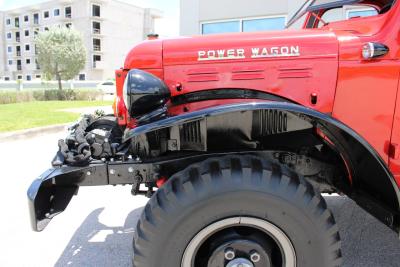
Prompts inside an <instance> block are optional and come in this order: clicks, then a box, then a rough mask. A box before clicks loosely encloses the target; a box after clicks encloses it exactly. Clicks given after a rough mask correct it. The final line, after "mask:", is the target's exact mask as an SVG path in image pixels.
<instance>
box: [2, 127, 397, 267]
mask: <svg viewBox="0 0 400 267" xmlns="http://www.w3.org/2000/svg"><path fill="white" fill-rule="evenodd" d="M64 135H65V133H63V132H60V133H53V134H46V135H42V136H36V137H34V138H29V136H28V137H27V138H26V139H23V140H16V141H8V142H6V143H0V171H1V175H0V179H1V180H0V211H1V217H2V218H3V219H2V220H1V223H0V242H1V243H0V245H1V246H0V266H29V267H34V266H38V267H39V266H40V267H46V266H131V255H132V249H131V248H132V237H133V232H134V229H135V224H136V222H137V220H138V218H139V216H140V213H141V211H142V208H143V206H144V205H145V204H146V202H147V199H146V198H144V197H132V196H131V195H130V188H129V187H128V186H126V187H123V186H117V187H112V186H106V187H90V188H89V187H84V188H81V189H80V190H79V194H78V195H77V196H76V197H74V198H73V199H72V201H71V203H70V205H69V206H68V208H67V210H66V211H65V212H64V213H62V214H61V215H59V216H57V217H55V218H54V219H53V221H52V222H51V223H50V225H49V226H48V227H47V228H46V229H45V230H44V231H43V232H41V233H35V232H32V231H31V229H30V224H29V215H28V209H27V197H26V190H27V188H28V186H29V185H30V183H31V182H32V180H33V179H34V178H35V177H36V176H38V175H40V174H41V173H42V172H43V171H44V170H46V169H47V168H49V167H50V161H51V159H52V157H53V155H54V153H55V151H56V150H57V140H58V139H59V138H60V137H63V136H64ZM326 199H327V202H328V205H329V207H330V208H331V209H332V211H333V212H334V214H335V218H336V220H337V222H338V224H339V227H340V232H341V237H342V241H343V243H342V248H343V256H344V265H343V266H347V267H350V266H351V267H353V266H360V267H361V266H363V267H369V266H370V267H377V266H378V267H379V266H382V267H386V266H400V260H399V259H400V241H399V239H398V236H397V234H395V233H394V232H392V231H391V230H390V229H388V228H386V227H385V226H384V225H382V224H381V223H379V222H378V221H377V220H376V219H374V218H373V217H371V216H370V215H369V214H367V213H366V212H364V211H363V210H361V209H360V208H359V207H358V206H357V205H355V204H354V202H352V201H351V200H349V199H348V198H346V197H339V196H329V197H326Z"/></svg>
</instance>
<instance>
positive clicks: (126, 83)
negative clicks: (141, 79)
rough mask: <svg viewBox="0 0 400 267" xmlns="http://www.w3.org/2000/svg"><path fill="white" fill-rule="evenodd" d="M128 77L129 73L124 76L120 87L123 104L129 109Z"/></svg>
mask: <svg viewBox="0 0 400 267" xmlns="http://www.w3.org/2000/svg"><path fill="white" fill-rule="evenodd" d="M128 77H129V75H127V76H126V77H125V81H124V86H123V87H122V96H123V98H124V102H125V106H126V108H127V109H128V110H129V107H130V103H129V97H128V80H129V79H128Z"/></svg>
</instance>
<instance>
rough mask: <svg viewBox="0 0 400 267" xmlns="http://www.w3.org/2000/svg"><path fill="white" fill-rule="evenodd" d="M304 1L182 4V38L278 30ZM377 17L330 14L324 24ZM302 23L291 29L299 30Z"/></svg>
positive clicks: (350, 11)
mask: <svg viewBox="0 0 400 267" xmlns="http://www.w3.org/2000/svg"><path fill="white" fill-rule="evenodd" d="M304 2H306V0H279V1H277V0H246V1H243V0H218V1H215V0H181V2H180V9H181V21H180V33H181V35H185V36H188V35H197V34H213V33H225V32H251V31H269V30H281V29H284V28H285V25H286V23H287V21H288V20H289V19H290V18H291V17H292V16H293V15H294V13H295V12H296V11H297V10H298V9H299V8H300V7H301V5H302V4H303V3H304ZM374 14H376V11H375V10H373V9H371V8H357V7H354V6H352V7H350V6H348V7H345V8H343V9H340V10H331V11H329V12H328V13H327V14H326V17H325V18H324V19H325V20H326V21H335V20H341V19H348V18H351V17H355V16H369V15H374ZM300 26H301V23H297V24H296V25H294V27H297V28H299V27H300Z"/></svg>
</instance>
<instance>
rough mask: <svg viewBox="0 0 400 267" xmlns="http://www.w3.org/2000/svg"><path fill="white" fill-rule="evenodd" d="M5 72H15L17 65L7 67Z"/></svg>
mask: <svg viewBox="0 0 400 267" xmlns="http://www.w3.org/2000/svg"><path fill="white" fill-rule="evenodd" d="M7 70H8V71H17V65H15V64H13V65H8V66H7Z"/></svg>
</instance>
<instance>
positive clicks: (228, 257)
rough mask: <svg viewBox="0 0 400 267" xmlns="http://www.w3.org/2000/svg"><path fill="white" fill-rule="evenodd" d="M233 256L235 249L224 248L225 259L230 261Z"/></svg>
mask: <svg viewBox="0 0 400 267" xmlns="http://www.w3.org/2000/svg"><path fill="white" fill-rule="evenodd" d="M234 258H235V251H234V250H233V249H232V248H227V249H225V259H226V260H228V261H230V260H233V259H234Z"/></svg>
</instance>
